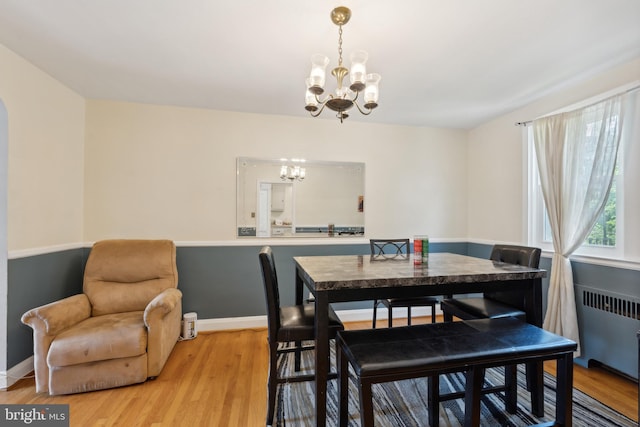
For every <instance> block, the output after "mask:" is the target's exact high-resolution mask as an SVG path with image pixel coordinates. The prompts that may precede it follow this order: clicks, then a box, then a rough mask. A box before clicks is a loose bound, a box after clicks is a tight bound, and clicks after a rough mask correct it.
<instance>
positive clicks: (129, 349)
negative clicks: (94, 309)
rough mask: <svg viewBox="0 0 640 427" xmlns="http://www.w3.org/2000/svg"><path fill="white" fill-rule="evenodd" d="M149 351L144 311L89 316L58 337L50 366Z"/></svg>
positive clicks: (51, 351) (117, 357)
mask: <svg viewBox="0 0 640 427" xmlns="http://www.w3.org/2000/svg"><path fill="white" fill-rule="evenodd" d="M146 351H147V330H146V328H145V327H144V322H143V321H142V312H140V311H132V312H129V313H116V314H105V315H104V316H95V317H90V318H88V319H86V320H83V321H82V322H80V323H78V324H77V325H76V326H75V327H74V328H69V329H67V330H66V331H64V332H62V333H61V334H60V335H58V336H57V337H56V339H55V340H54V341H53V342H52V343H51V347H50V348H49V355H48V356H47V363H48V364H49V366H70V365H77V364H80V363H89V362H95V361H98V360H108V359H119V358H123V357H131V356H140V355H141V354H144V353H146Z"/></svg>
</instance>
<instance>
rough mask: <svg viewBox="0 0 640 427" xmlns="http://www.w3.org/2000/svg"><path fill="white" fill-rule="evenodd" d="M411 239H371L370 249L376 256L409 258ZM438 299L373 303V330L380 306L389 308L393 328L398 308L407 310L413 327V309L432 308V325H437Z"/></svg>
mask: <svg viewBox="0 0 640 427" xmlns="http://www.w3.org/2000/svg"><path fill="white" fill-rule="evenodd" d="M410 246H411V245H410V241H409V239H370V240H369V247H370V250H371V255H372V256H374V257H376V256H386V257H389V256H407V257H408V256H409V250H410ZM438 301H439V300H438V298H437V297H431V296H425V297H410V298H387V299H377V300H374V301H373V328H374V329H375V327H376V319H377V311H378V306H379V305H380V304H383V305H384V306H386V307H387V310H388V313H389V317H388V324H389V327H390V328H391V327H392V326H393V309H394V308H396V307H400V308H406V309H407V324H408V325H411V307H431V323H436V304H438Z"/></svg>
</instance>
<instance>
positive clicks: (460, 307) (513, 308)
mask: <svg viewBox="0 0 640 427" xmlns="http://www.w3.org/2000/svg"><path fill="white" fill-rule="evenodd" d="M540 253H541V250H540V248H533V247H528V246H515V245H494V246H493V249H492V250H491V256H490V257H489V259H490V260H492V261H496V262H505V263H508V264H516V265H523V266H526V267H531V268H538V266H539V265H540ZM524 304H525V301H524V297H523V295H522V293H520V292H513V291H499V292H497V291H496V292H484V294H483V295H482V297H467V298H445V299H443V300H442V301H441V303H440V308H441V310H442V312H443V315H444V320H445V322H450V321H451V320H453V317H454V316H455V317H457V318H459V319H462V320H471V319H486V318H489V319H498V318H501V317H516V318H519V319H521V320H526V314H525V310H524V309H525V307H524Z"/></svg>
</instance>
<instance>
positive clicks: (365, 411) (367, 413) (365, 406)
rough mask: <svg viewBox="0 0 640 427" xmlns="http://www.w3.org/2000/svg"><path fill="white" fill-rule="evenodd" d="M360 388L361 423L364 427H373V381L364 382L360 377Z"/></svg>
mask: <svg viewBox="0 0 640 427" xmlns="http://www.w3.org/2000/svg"><path fill="white" fill-rule="evenodd" d="M358 388H359V389H360V425H361V426H362V427H373V394H372V393H371V383H370V382H366V381H365V382H363V381H362V379H360V378H358Z"/></svg>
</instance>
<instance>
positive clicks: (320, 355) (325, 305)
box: [315, 292, 330, 427]
mask: <svg viewBox="0 0 640 427" xmlns="http://www.w3.org/2000/svg"><path fill="white" fill-rule="evenodd" d="M315 310H316V313H315V314H316V321H315V328H316V331H315V332H316V364H315V371H316V426H318V427H324V426H325V425H326V422H327V380H328V378H329V367H330V365H329V301H328V298H327V294H326V292H316V298H315Z"/></svg>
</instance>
